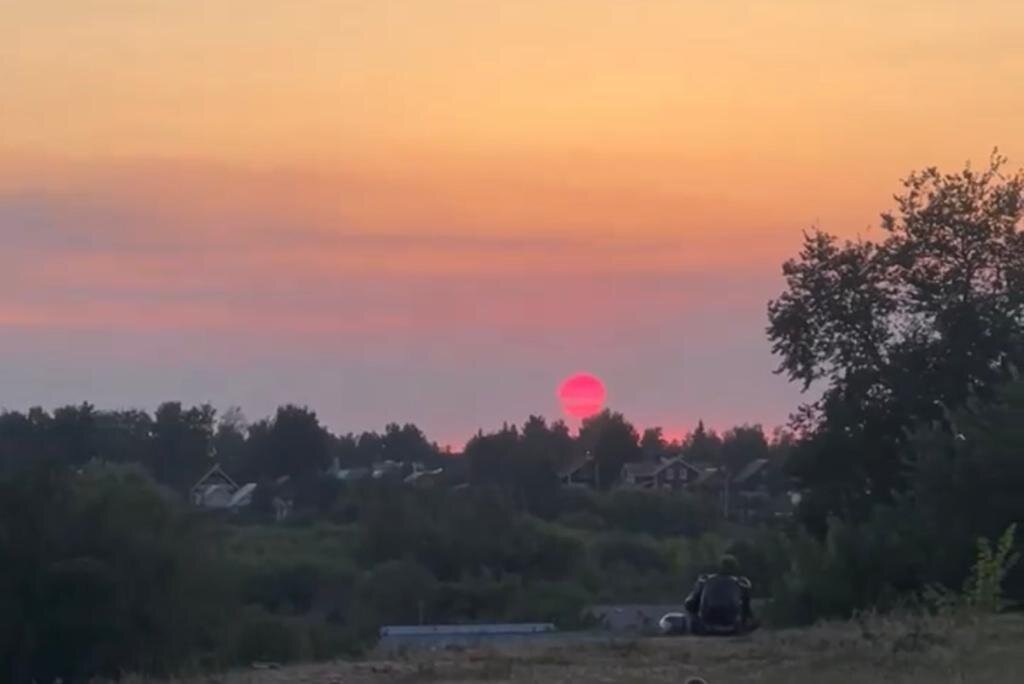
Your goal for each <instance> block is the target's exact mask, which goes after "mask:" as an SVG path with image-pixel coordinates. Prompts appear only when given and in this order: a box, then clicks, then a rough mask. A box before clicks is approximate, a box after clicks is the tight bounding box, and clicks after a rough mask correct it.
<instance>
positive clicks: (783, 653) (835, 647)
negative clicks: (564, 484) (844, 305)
mask: <svg viewBox="0 0 1024 684" xmlns="http://www.w3.org/2000/svg"><path fill="white" fill-rule="evenodd" d="M1022 672H1024V619H1022V618H1019V617H1006V618H999V619H997V620H990V621H986V622H983V623H964V624H959V625H954V624H953V623H952V622H950V621H945V620H942V621H940V620H935V619H929V620H920V619H903V620H894V619H884V618H874V619H869V620H863V621H859V622H851V623H846V624H831V625H822V626H818V627H814V628H811V629H804V630H786V631H779V632H762V633H759V634H755V635H754V636H751V637H747V638H744V639H738V640H729V639H719V640H707V639H705V640H696V639H692V638H681V639H650V640H641V641H625V642H611V643H605V644H600V645H599V644H594V645H590V646H575V647H572V648H567V647H559V648H546V649H543V650H527V651H520V652H500V653H499V652H476V651H463V652H455V651H449V652H444V653H433V654H419V655H415V656H411V657H409V658H408V659H403V660H392V661H366V662H360V663H338V664H320V665H307V666H298V667H292V668H285V669H282V670H265V671H248V672H244V673H238V674H235V675H229V676H227V677H225V678H223V679H221V678H217V680H218V681H223V682H225V684H243V683H244V684H279V683H283V682H307V683H309V684H329V683H337V682H346V683H351V684H389V683H392V682H436V683H439V684H440V683H445V682H460V683H462V684H468V683H470V682H499V681H505V682H511V683H513V684H516V683H525V682H551V683H557V682H588V683H594V682H622V683H637V684H639V683H640V682H652V683H658V682H666V683H668V682H671V683H672V684H683V682H685V681H686V680H687V678H688V677H690V676H694V675H700V676H702V677H704V678H705V679H706V680H707V681H708V682H709V684H718V683H721V682H725V683H730V682H762V683H765V684H784V683H785V684H811V683H812V682H814V683H817V682H826V683H831V682H835V683H836V684H847V683H852V682H857V683H860V682H879V681H885V682H896V683H905V684H918V683H920V684H923V683H925V682H928V683H946V682H950V683H953V682H957V683H960V682H971V683H972V684H976V683H985V682H993V683H996V684H1002V683H1004V682H1005V683H1007V684H1009V682H1019V681H1021V679H1020V678H1021V673H1022ZM206 681H208V680H207V679H205V678H203V679H197V680H195V684H198V683H199V682H206ZM136 684H139V683H136ZM189 684H192V682H189Z"/></svg>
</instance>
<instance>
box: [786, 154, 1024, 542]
mask: <svg viewBox="0 0 1024 684" xmlns="http://www.w3.org/2000/svg"><path fill="white" fill-rule="evenodd" d="M1004 164H1005V159H1003V158H1002V157H999V156H997V155H993V158H992V161H991V163H990V164H989V166H988V168H986V169H984V170H982V171H974V170H972V169H971V168H970V167H967V168H966V169H964V170H963V171H962V172H960V173H957V174H949V175H943V174H941V173H940V172H939V171H938V170H937V169H934V168H929V169H926V170H924V171H922V172H917V173H912V174H911V175H910V176H909V177H908V178H907V179H906V180H905V181H904V193H903V194H902V195H899V196H898V197H897V198H896V204H897V209H896V212H895V213H892V214H884V215H883V216H882V230H883V232H884V239H883V240H881V241H877V242H872V241H863V240H861V241H858V242H846V243H841V242H840V241H839V240H838V239H837V238H835V237H834V236H831V235H828V234H825V233H823V232H821V231H814V232H812V233H810V234H808V235H807V236H806V238H805V241H804V246H803V249H802V251H801V253H800V255H799V257H798V258H796V259H793V260H790V261H787V262H786V264H785V265H784V267H783V273H784V275H785V277H786V285H787V287H786V291H785V292H784V293H783V294H782V295H781V296H780V297H779V298H778V299H776V300H775V301H773V302H771V304H770V305H769V309H768V312H769V318H770V325H769V328H768V334H769V337H770V339H771V341H772V344H773V350H774V352H775V353H776V354H778V355H779V356H780V357H781V359H782V361H781V364H780V367H779V372H781V373H785V374H786V375H787V376H788V377H789V378H790V379H791V380H794V381H797V382H800V383H801V384H802V385H803V386H804V388H805V389H807V388H810V387H812V386H813V385H815V384H817V383H820V384H822V385H823V387H824V389H823V395H822V398H821V399H820V401H817V402H813V403H811V404H808V405H807V406H805V407H804V408H803V410H802V411H801V412H800V413H799V414H798V415H797V417H796V419H795V421H794V425H795V426H796V427H797V428H798V429H800V430H801V431H802V432H803V433H804V434H805V435H806V436H807V439H806V440H805V442H804V444H803V445H802V446H801V448H800V449H798V451H797V453H796V454H795V455H794V459H793V471H794V474H795V475H796V476H797V478H798V479H799V481H800V482H801V483H802V485H803V486H804V487H805V488H806V489H807V490H808V496H807V497H806V498H805V506H804V508H805V511H804V512H805V513H810V514H811V517H812V518H814V522H815V524H816V525H817V526H818V527H819V529H820V528H821V527H822V525H823V522H824V519H825V517H826V516H827V515H829V514H832V513H837V514H840V515H846V516H850V515H855V516H859V515H864V514H865V513H866V511H868V510H869V509H870V506H871V502H877V501H889V500H891V498H892V497H893V495H894V494H895V493H898V492H900V491H903V490H905V489H906V486H907V479H906V475H907V469H906V465H905V464H906V456H907V448H906V447H907V435H908V434H909V432H910V431H911V430H912V429H913V427H914V426H915V424H917V423H918V422H919V421H922V420H924V421H930V420H933V419H938V418H941V417H942V414H943V411H944V410H946V409H950V410H952V409H955V408H957V407H959V406H962V405H963V404H964V403H965V402H966V401H967V400H968V398H970V397H972V396H976V397H979V398H981V399H986V398H990V397H992V396H993V393H994V391H995V389H996V387H997V386H998V385H999V383H1001V382H1002V381H1003V380H1005V379H1006V378H1007V377H1008V375H1009V373H1010V371H1011V369H1012V367H1013V366H1015V365H1019V364H1020V363H1021V361H1022V360H1024V344H1022V343H1024V233H1022V231H1021V220H1022V216H1024V174H1022V173H1019V172H1018V173H1017V174H1015V175H1011V176H1006V175H1004V174H1003V173H1002V167H1003V166H1004ZM943 407H946V408H945V409H944V408H943Z"/></svg>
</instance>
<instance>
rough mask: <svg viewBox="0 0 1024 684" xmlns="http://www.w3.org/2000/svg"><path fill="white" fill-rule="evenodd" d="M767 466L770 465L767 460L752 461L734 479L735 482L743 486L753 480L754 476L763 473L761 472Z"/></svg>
mask: <svg viewBox="0 0 1024 684" xmlns="http://www.w3.org/2000/svg"><path fill="white" fill-rule="evenodd" d="M766 465H768V459H767V458H758V459H756V460H753V461H751V462H750V463H748V464H747V465H746V467H745V468H744V469H743V470H741V471H740V472H739V473H738V474H737V475H736V477H735V478H733V482H735V483H736V484H743V483H744V482H746V481H747V480H749V479H750V478H752V477H753V476H754V475H757V474H758V473H759V472H761V470H762V469H764V467H765V466H766Z"/></svg>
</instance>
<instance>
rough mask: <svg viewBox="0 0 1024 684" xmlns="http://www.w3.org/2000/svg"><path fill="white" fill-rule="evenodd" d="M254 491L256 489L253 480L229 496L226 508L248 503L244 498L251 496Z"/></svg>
mask: <svg viewBox="0 0 1024 684" xmlns="http://www.w3.org/2000/svg"><path fill="white" fill-rule="evenodd" d="M255 491H256V483H255V482H250V483H249V484H247V485H245V486H243V487H242V488H241V489H239V490H238V491H237V492H235V494H234V496H232V497H231V501H230V502H228V508H234V507H236V506H244V505H245V504H247V503H249V502H248V501H246V498H247V497H252V493H253V492H255Z"/></svg>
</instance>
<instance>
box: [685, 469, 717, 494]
mask: <svg viewBox="0 0 1024 684" xmlns="http://www.w3.org/2000/svg"><path fill="white" fill-rule="evenodd" d="M724 484H725V472H724V471H723V470H722V469H721V468H702V469H701V470H700V474H699V475H698V476H697V478H696V479H695V480H694V481H693V482H692V483H691V487H692V489H694V490H696V491H702V492H707V493H715V494H718V493H719V492H721V490H722V487H723V486H724Z"/></svg>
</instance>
